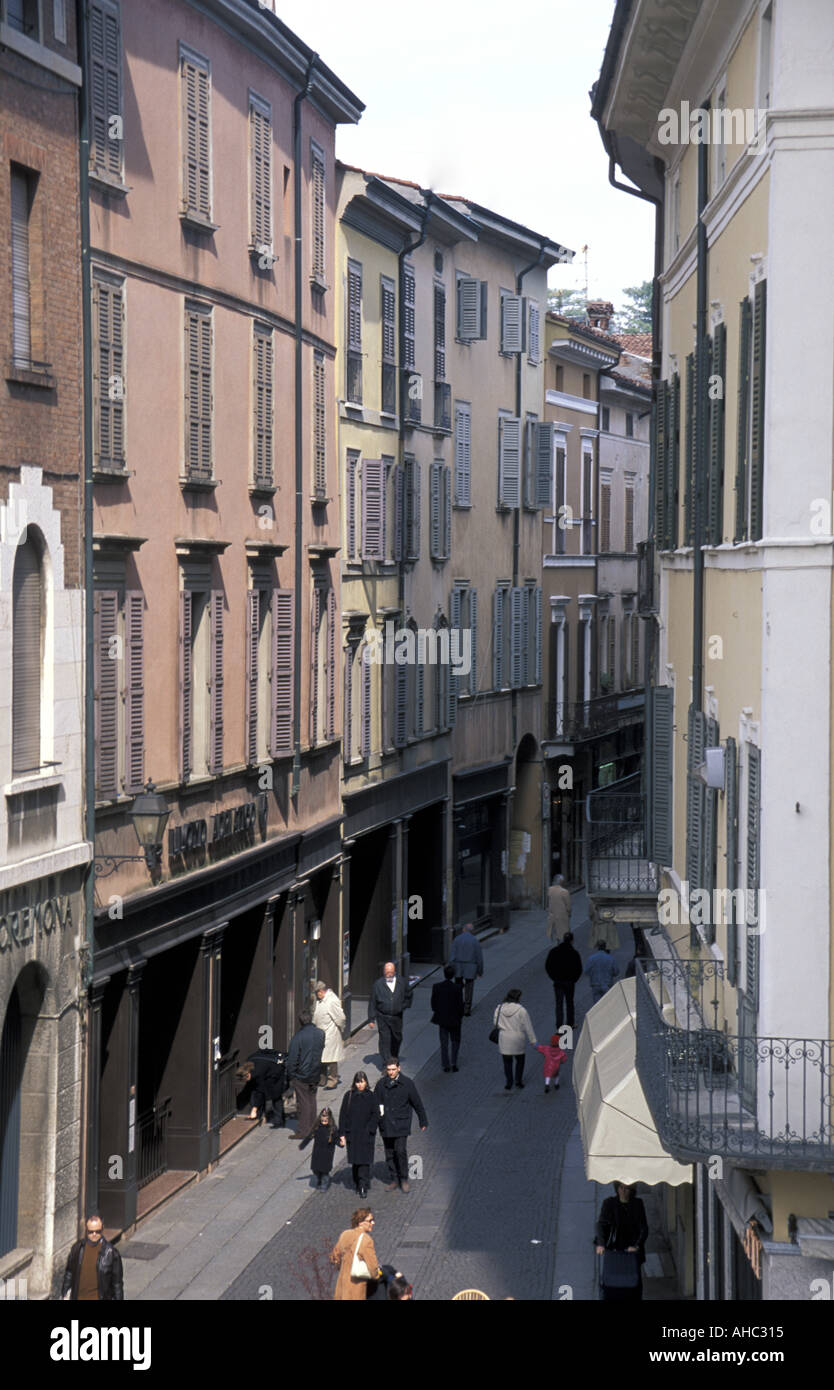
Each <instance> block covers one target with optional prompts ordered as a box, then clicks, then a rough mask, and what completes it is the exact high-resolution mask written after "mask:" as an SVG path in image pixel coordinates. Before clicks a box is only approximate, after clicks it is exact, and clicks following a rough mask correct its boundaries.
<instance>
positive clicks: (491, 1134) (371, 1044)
mask: <svg viewBox="0 0 834 1390" xmlns="http://www.w3.org/2000/svg"><path fill="white" fill-rule="evenodd" d="M572 926H573V930H574V932H575V934H576V938H577V945H578V947H579V949H580V950H581V952H582V954H583V957H584V956H585V955H586V953H587V948H588V942H587V935H588V926H589V924H588V920H587V899H586V898H585V895H584V893H579V894H575V895H574V898H573V913H572ZM630 937H631V933H630V931H627V930H624V931H623V932H621V940H622V941H623V943H624V945H623V948H622V949H621V951H620V954H619V957H618V959H619V963H620V966H621V970H624V968H625V964H626V963H627V961H628V959H629V956H630ZM548 945H549V943H548V941H547V938H546V933H545V914H544V913H543V912H541V911H530V912H518V913H514V914H513V916H512V925H511V927H510V930H509V931H508V932H506V933H505V934H503V935H495V936H492V937H490V938H488V939H487V940H485V942H484V966H485V974H484V979H483V980H481V981H478V982H477V984H476V992H475V1007H474V1009H473V1013H472V1016H471V1017H470V1018H468V1019H465V1020H464V1025H463V1027H464V1031H463V1043H462V1048H461V1055H460V1059H459V1065H460V1068H461V1069H460V1071H459V1072H458V1073H450V1074H444V1073H443V1071H442V1070H441V1068H440V1064H439V1053H438V1036H437V1029H436V1028H435V1027H434V1026H432V1025H431V1023H430V1022H429V1018H430V1008H429V996H430V985H431V984H432V983H434V981H435V980H437V979H438V978H440V974H439V968H437V969H435V970H433V971H431V972H430V973H428V972H427V974H426V975H425V976H424V979H423V981H421V985H420V986H419V987H418V988H417V989H415V994H414V1004H413V1007H412V1008H411V1010H410V1011H409V1012H408V1013H407V1015H406V1028H405V1041H404V1045H403V1050H402V1062H403V1071H404V1072H405V1073H406V1075H409V1076H411V1077H413V1078H415V1080H416V1081H417V1084H418V1087H419V1090H420V1093H421V1096H422V1098H423V1102H424V1104H425V1106H426V1110H427V1112H428V1118H429V1128H428V1130H427V1131H426V1133H425V1134H421V1133H420V1132H419V1130H417V1129H416V1126H415V1130H414V1133H413V1134H412V1136H411V1139H410V1140H409V1155H410V1158H411V1159H412V1162H413V1163H414V1162H415V1160H416V1161H418V1163H419V1167H420V1169H421V1172H422V1178H418V1179H416V1180H415V1181H413V1182H412V1185H411V1193H410V1194H409V1195H408V1196H404V1195H403V1194H401V1193H400V1192H393V1193H386V1192H385V1191H384V1190H383V1187H382V1183H381V1182H380V1180H379V1179H380V1178H383V1177H384V1172H385V1170H384V1164H383V1163H382V1162H381V1161H379V1160H380V1159H381V1145H378V1146H377V1147H378V1162H377V1165H376V1169H375V1173H374V1181H373V1183H372V1187H371V1195H370V1199H369V1201H370V1204H371V1205H372V1206H373V1209H374V1215H375V1217H376V1229H375V1243H376V1249H377V1255H378V1256H379V1258H380V1260H381V1261H382V1262H383V1263H385V1262H390V1263H393V1264H396V1265H397V1266H398V1267H399V1268H402V1269H404V1271H405V1272H406V1273H407V1275H408V1277H409V1278H410V1279H411V1280H412V1281H413V1282H414V1284H415V1288H416V1292H417V1296H418V1297H422V1298H424V1299H425V1298H431V1299H449V1298H451V1297H452V1295H453V1294H454V1293H455V1292H457V1291H458V1290H459V1289H461V1288H465V1287H480V1288H482V1289H483V1290H484V1291H485V1292H486V1293H488V1294H489V1295H490V1297H491V1298H502V1297H506V1296H507V1295H512V1296H514V1297H515V1298H519V1299H534V1300H545V1301H546V1300H550V1299H558V1298H565V1297H573V1298H594V1297H596V1296H597V1294H596V1289H595V1285H594V1275H595V1271H594V1255H593V1249H592V1244H591V1235H592V1231H593V1222H594V1216H595V1211H596V1209H597V1208H598V1206H599V1202H600V1200H601V1195H604V1193H602V1190H601V1189H599V1188H598V1187H597V1184H595V1183H588V1182H587V1181H586V1180H585V1177H584V1172H583V1170H582V1154H581V1146H580V1144H579V1132H578V1125H577V1119H576V1106H575V1101H574V1096H573V1089H572V1086H571V1079H570V1061H568V1063H567V1064H566V1066H565V1067H564V1068H563V1072H562V1084H561V1087H560V1090H559V1091H558V1092H556V1093H555V1094H551V1095H549V1096H545V1095H544V1094H543V1087H542V1082H541V1074H542V1073H541V1064H540V1063H541V1059H540V1057H538V1056H537V1055H536V1054H534V1053H533V1052H532V1051H529V1052H528V1056H527V1068H526V1072H525V1081H526V1083H527V1084H526V1086H525V1089H524V1090H523V1091H515V1090H514V1091H512V1092H507V1091H505V1090H504V1087H503V1071H502V1068H501V1064H500V1059H499V1056H498V1051H497V1049H496V1048H495V1047H494V1046H493V1045H492V1044H491V1043H490V1042H489V1039H488V1037H487V1034H488V1033H489V1029H490V1027H491V1026H492V1011H493V1009H494V1007H495V1005H496V1004H498V1003H500V1001H501V1000H502V999H503V997H504V995H505V994H506V991H507V989H508V988H509V987H510V986H511V985H518V987H519V988H521V989H522V991H523V996H524V997H523V1003H524V1004H525V1005H526V1006H527V1008H528V1009H529V1011H530V1014H531V1017H532V1019H533V1025H534V1028H535V1030H536V1033H537V1037H538V1038H539V1039H540V1040H541V1041H547V1040H548V1039H549V1037H550V1034H551V1032H552V1031H553V1019H554V1015H553V992H552V989H551V986H550V982H549V980H548V979H547V977H546V975H545V974H544V969H543V967H544V959H545V955H546V953H547V949H548ZM589 1006H590V989H589V987H588V985H587V983H586V982H585V981H584V980H583V981H581V982H580V985H579V987H578V989H577V1028H578V1027H580V1026H581V1020H582V1017H583V1016H584V1012H585V1010H586V1009H587V1008H588V1007H589ZM376 1046H377V1044H376V1034H375V1032H372V1031H371V1030H369V1029H363V1030H362V1031H361V1032H360V1033H359V1034H357V1035H356V1036H355V1037H354V1038H353V1039H352V1041H351V1043H350V1045H349V1046H348V1048H347V1056H346V1058H345V1061H344V1062H343V1064H342V1068H341V1070H342V1076H343V1077H344V1078H345V1081H346V1082H347V1083H349V1082H350V1080H351V1078H352V1076H353V1073H354V1072H355V1071H356V1070H357V1069H359V1068H360V1067H361V1068H363V1069H365V1070H367V1071H368V1073H369V1076H370V1077H371V1080H372V1082H374V1081H375V1079H376V1076H377V1075H378V1074H379V1072H380V1068H381V1059H380V1056H379V1053H378V1052H377V1051H376ZM344 1089H345V1088H344V1087H340V1088H339V1090H337V1091H329V1092H322V1091H320V1092H319V1105H323V1104H330V1105H331V1107H332V1108H333V1109H334V1111H336V1112H337V1113H338V1107H339V1104H340V1103H341V1098H342V1095H343V1094H344ZM336 1162H337V1167H336V1169H335V1171H334V1182H333V1184H332V1186H331V1189H330V1191H329V1192H328V1193H326V1194H325V1193H318V1192H312V1191H311V1190H310V1187H309V1177H310V1158H309V1148H306V1149H305V1150H302V1151H301V1152H299V1149H298V1145H297V1144H296V1143H294V1142H293V1141H292V1140H290V1138H289V1131H288V1130H273V1129H271V1128H270V1127H268V1126H266V1125H263V1126H261V1127H260V1128H258V1129H257V1130H256V1131H255V1132H254V1133H253V1134H251V1135H250V1136H248V1137H247V1138H246V1139H245V1140H244V1141H243V1142H242V1143H241V1144H239V1145H238V1146H237V1147H236V1148H235V1149H233V1150H232V1151H231V1152H230V1153H229V1154H227V1155H226V1157H225V1158H224V1159H223V1160H222V1161H221V1162H220V1164H219V1165H218V1166H217V1167H216V1168H215V1169H214V1171H213V1172H212V1173H210V1174H208V1175H207V1176H206V1177H205V1178H203V1179H202V1181H200V1182H199V1183H195V1184H193V1185H192V1186H191V1187H190V1188H188V1189H186V1190H185V1191H184V1192H181V1193H180V1194H178V1195H177V1196H176V1197H174V1198H172V1200H171V1201H170V1202H169V1203H168V1204H167V1205H166V1206H165V1207H163V1208H161V1209H160V1210H159V1211H158V1212H157V1213H155V1214H154V1215H152V1216H151V1217H149V1218H148V1219H147V1220H146V1221H144V1222H143V1223H142V1225H141V1226H140V1228H139V1230H138V1231H137V1232H136V1234H135V1235H134V1237H133V1239H132V1241H124V1242H123V1243H122V1244H121V1246H120V1249H121V1250H122V1253H123V1255H124V1256H125V1294H126V1297H128V1298H130V1299H164V1300H170V1299H177V1298H181V1299H198V1300H199V1299H206V1300H217V1299H223V1298H225V1299H235V1300H237V1299H258V1298H260V1299H268V1298H275V1299H281V1300H290V1301H300V1300H304V1301H309V1299H310V1298H311V1297H313V1298H316V1297H318V1298H327V1297H330V1296H331V1294H330V1290H331V1287H332V1280H333V1277H334V1276H333V1271H332V1270H331V1269H330V1267H329V1265H328V1264H327V1261H326V1252H327V1251H328V1250H329V1249H330V1247H331V1246H332V1244H333V1243H334V1242H335V1240H336V1238H337V1236H338V1234H339V1232H340V1231H341V1230H343V1229H344V1228H345V1227H346V1226H348V1225H349V1224H350V1213H351V1211H352V1210H353V1209H354V1208H355V1206H356V1205H357V1200H358V1199H357V1198H356V1196H355V1194H354V1193H353V1190H352V1188H351V1186H350V1179H349V1169H347V1168H346V1167H344V1166H343V1160H342V1159H341V1158H337V1161H336ZM131 1245H133V1247H134V1248H135V1250H136V1256H137V1257H132V1252H131ZM143 1247H145V1248H144V1250H143ZM142 1255H144V1256H148V1255H150V1256H151V1258H138V1257H139V1256H142ZM657 1272H658V1273H660V1272H661V1271H660V1269H659V1268H658V1271H657ZM647 1292H648V1290H647ZM658 1292H659V1293H660V1296H661V1297H662V1296H666V1297H668V1296H669V1294H668V1292H667V1293H665V1295H664V1293H662V1292H660V1290H659V1289H658Z"/></svg>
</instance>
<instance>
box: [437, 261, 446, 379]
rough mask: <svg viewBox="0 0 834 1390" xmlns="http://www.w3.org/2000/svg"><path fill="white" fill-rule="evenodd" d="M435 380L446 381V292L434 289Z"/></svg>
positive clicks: (441, 287) (438, 288) (439, 287)
mask: <svg viewBox="0 0 834 1390" xmlns="http://www.w3.org/2000/svg"><path fill="white" fill-rule="evenodd" d="M434 379H435V381H445V379H446V291H445V289H444V288H443V286H442V285H435V287H434Z"/></svg>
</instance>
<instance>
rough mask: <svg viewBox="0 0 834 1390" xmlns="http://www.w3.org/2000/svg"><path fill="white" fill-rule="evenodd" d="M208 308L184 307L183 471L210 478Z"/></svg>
mask: <svg viewBox="0 0 834 1390" xmlns="http://www.w3.org/2000/svg"><path fill="white" fill-rule="evenodd" d="M211 328H212V320H211V312H210V311H209V312H208V313H203V312H202V311H201V310H198V309H195V308H193V307H192V308H189V307H186V313H185V338H186V472H187V473H188V475H189V476H190V477H192V478H199V479H209V478H210V477H211V473H212V458H211V416H212V351H211V347H212V343H211Z"/></svg>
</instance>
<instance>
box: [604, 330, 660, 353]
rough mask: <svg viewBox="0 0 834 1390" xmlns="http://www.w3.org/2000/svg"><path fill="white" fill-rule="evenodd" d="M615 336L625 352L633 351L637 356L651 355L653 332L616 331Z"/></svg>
mask: <svg viewBox="0 0 834 1390" xmlns="http://www.w3.org/2000/svg"><path fill="white" fill-rule="evenodd" d="M613 336H614V337H615V338H616V340H617V342H618V343H619V344H620V347H621V348H623V350H624V351H625V352H633V353H634V356H635V357H649V358H650V357H651V355H652V335H651V333H615V334H614V335H613Z"/></svg>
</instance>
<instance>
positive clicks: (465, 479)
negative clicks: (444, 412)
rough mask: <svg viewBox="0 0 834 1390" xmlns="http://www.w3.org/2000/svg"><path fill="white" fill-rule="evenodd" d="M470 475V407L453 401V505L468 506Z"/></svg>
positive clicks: (464, 403)
mask: <svg viewBox="0 0 834 1390" xmlns="http://www.w3.org/2000/svg"><path fill="white" fill-rule="evenodd" d="M471 475H472V407H471V405H469V404H467V402H465V401H455V506H456V507H470V506H471V505H472V500H471V491H470V483H471Z"/></svg>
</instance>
